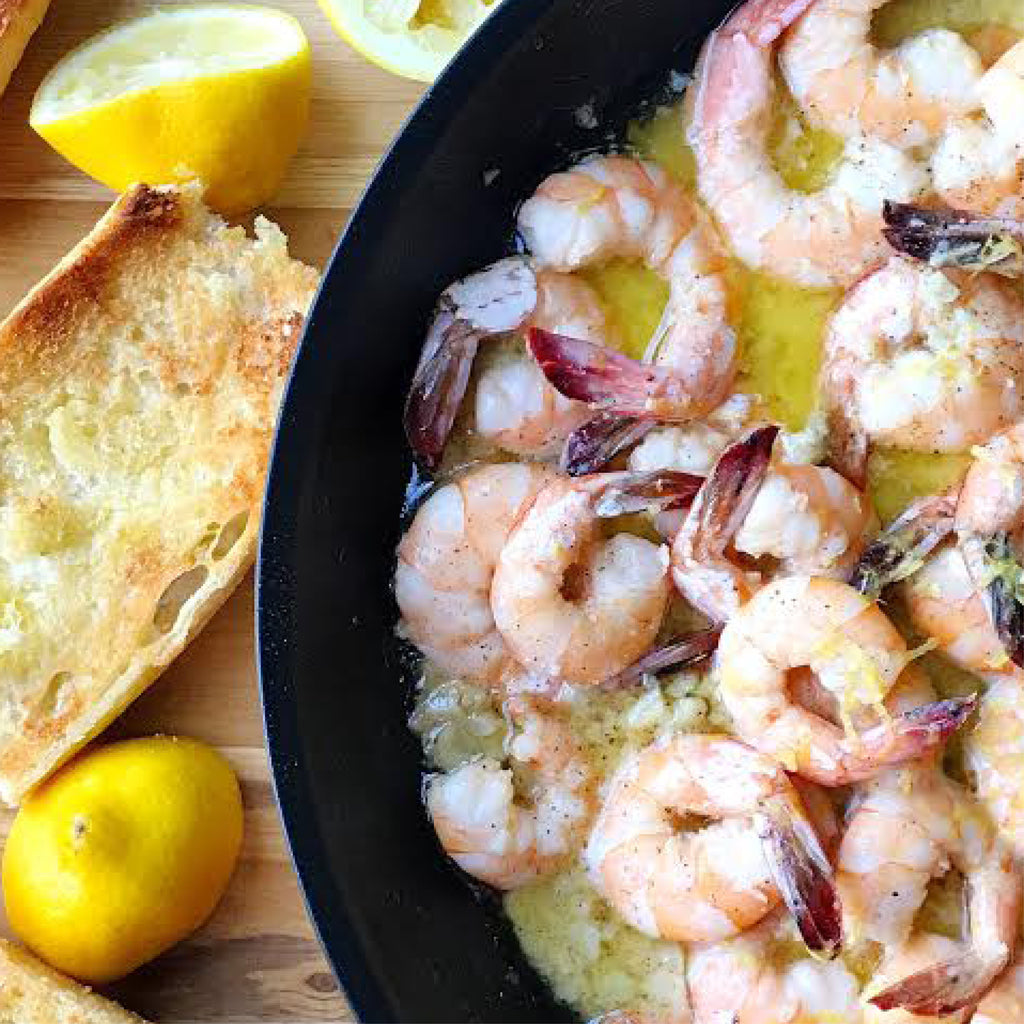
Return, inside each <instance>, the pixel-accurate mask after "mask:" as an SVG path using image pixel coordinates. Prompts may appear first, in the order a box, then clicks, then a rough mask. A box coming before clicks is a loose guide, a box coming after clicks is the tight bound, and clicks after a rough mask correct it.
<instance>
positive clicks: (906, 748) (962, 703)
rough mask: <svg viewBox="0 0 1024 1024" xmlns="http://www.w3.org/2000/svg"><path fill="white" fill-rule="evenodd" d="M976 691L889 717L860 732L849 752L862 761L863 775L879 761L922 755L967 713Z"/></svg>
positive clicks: (887, 762)
mask: <svg viewBox="0 0 1024 1024" xmlns="http://www.w3.org/2000/svg"><path fill="white" fill-rule="evenodd" d="M977 704H978V695H977V694H976V693H973V694H971V695H969V696H967V697H951V698H949V699H948V700H939V701H935V702H933V703H931V704H923V705H922V706H921V707H918V708H912V709H911V710H910V711H905V712H903V714H901V715H897V716H896V717H895V718H893V719H892V721H889V722H886V723H884V724H882V725H878V726H875V728H873V729H869V730H867V731H866V732H863V733H861V734H860V736H859V737H858V738H857V748H856V752H855V754H854V755H853V756H854V758H855V759H856V760H857V761H863V763H864V770H865V774H864V777H865V778H867V777H869V776H870V775H874V774H876V773H877V771H878V768H879V765H897V764H904V763H906V762H907V761H915V760H917V759H918V758H921V757H923V756H924V755H925V754H927V753H928V751H930V750H933V749H934V748H935V747H937V746H939V745H940V744H941V743H944V742H945V741H946V740H947V739H948V738H949V737H950V736H952V735H953V733H955V732H956V731H957V730H958V729H959V728H960V727H961V726H962V725H963V724H964V723H965V722H966V721H967V719H968V718H970V717H971V715H972V713H973V712H974V709H975V708H976V707H977Z"/></svg>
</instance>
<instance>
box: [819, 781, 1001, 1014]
mask: <svg viewBox="0 0 1024 1024" xmlns="http://www.w3.org/2000/svg"><path fill="white" fill-rule="evenodd" d="M951 867H954V868H956V869H957V870H958V871H959V872H960V873H961V874H962V875H963V876H964V879H965V882H966V891H967V905H968V916H969V919H970V938H969V942H968V944H967V948H966V950H959V951H958V953H957V955H956V956H954V957H952V958H950V959H947V960H945V961H943V962H941V963H940V964H937V965H931V966H929V967H927V968H925V969H924V971H922V972H920V973H919V974H917V975H914V976H912V977H916V978H917V979H918V980H917V981H916V982H914V983H910V982H909V981H908V980H907V979H904V980H903V981H899V982H897V983H896V984H895V985H893V986H891V987H890V988H887V989H885V991H884V993H881V994H878V995H876V996H874V997H873V1000H874V1001H875V1002H876V1005H878V1006H879V1007H880V1008H882V1009H887V1008H889V1007H890V1006H905V1007H906V1008H907V1009H910V1010H913V1011H915V1012H922V1013H933V1014H934V1013H952V1012H954V1011H956V1010H959V1009H961V1008H963V1007H965V1006H968V1005H972V1004H973V1003H976V1002H977V1001H978V999H980V998H981V996H982V995H983V994H984V992H985V991H986V990H987V989H988V988H989V986H990V985H991V984H992V982H993V981H994V980H995V978H996V977H997V976H998V975H999V973H1000V972H1001V971H1002V969H1003V968H1004V967H1005V966H1006V964H1007V963H1008V961H1009V957H1010V953H1011V951H1012V950H1013V948H1014V946H1015V944H1016V941H1017V934H1018V928H1019V916H1020V908H1021V884H1020V878H1019V875H1018V873H1017V870H1016V868H1015V866H1014V863H1013V857H1012V854H1011V852H1010V850H1009V848H1008V847H1007V846H1005V845H1004V844H1003V843H1002V841H1001V840H1000V838H999V836H998V834H997V832H996V830H995V829H994V828H993V826H992V823H991V821H990V820H989V819H988V817H987V815H986V814H985V811H984V808H983V807H982V806H981V804H980V803H978V801H977V800H975V799H974V798H973V797H972V796H971V794H970V793H968V792H967V791H966V790H965V789H963V788H962V787H960V786H958V785H957V784H956V783H954V782H952V781H951V780H950V779H948V778H946V777H945V776H944V775H943V774H942V772H941V771H940V770H939V769H938V767H936V766H935V765H934V764H930V763H927V762H926V763H924V764H921V765H918V766H915V767H913V768H910V769H902V770H893V771H890V772H886V773H884V774H883V775H880V776H879V777H878V778H876V779H874V780H872V781H871V782H870V783H869V784H867V785H866V786H865V788H864V790H863V792H862V794H861V799H860V801H859V802H858V803H857V805H856V809H855V810H854V812H853V814H852V816H851V817H850V819H849V820H848V822H847V827H846V831H845V833H844V834H843V839H842V841H841V843H840V846H839V884H840V891H841V893H842V902H843V910H844V920H845V922H846V931H847V933H848V934H851V935H853V936H855V937H856V939H858V940H866V941H870V942H876V943H879V944H881V945H882V947H883V948H885V949H889V950H895V949H899V948H901V947H903V946H904V944H905V943H906V942H907V940H908V939H909V938H910V934H911V929H912V926H913V923H914V917H915V915H916V914H917V911H918V910H919V908H920V907H921V905H922V903H923V902H924V899H925V896H926V895H927V888H928V883H929V882H930V881H931V879H932V878H935V877H937V876H940V875H942V874H945V873H946V871H948V870H949V869H950V868H951ZM898 990H901V991H902V994H900V991H898Z"/></svg>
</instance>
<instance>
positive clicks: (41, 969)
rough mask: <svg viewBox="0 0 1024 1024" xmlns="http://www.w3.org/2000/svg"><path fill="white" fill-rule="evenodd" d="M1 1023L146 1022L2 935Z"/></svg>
mask: <svg viewBox="0 0 1024 1024" xmlns="http://www.w3.org/2000/svg"><path fill="white" fill-rule="evenodd" d="M0 1024H145V1022H144V1021H143V1020H142V1018H141V1017H136V1016H135V1014H134V1013H128V1011H127V1010H122V1009H121V1007H120V1006H117V1005H116V1004H115V1003H112V1002H110V1001H109V1000H108V999H104V998H102V997H101V996H98V995H96V994H95V993H94V992H90V991H89V989H87V988H83V987H82V986H81V985H79V984H78V983H77V982H75V981H72V980H71V979H70V978H65V977H64V975H63V974H58V973H57V972H56V971H55V970H53V968H51V967H47V966H46V964H44V963H43V962H42V961H41V960H37V959H36V958H35V957H34V956H33V955H32V954H31V953H29V952H28V951H27V950H24V949H21V948H20V947H19V946H15V945H13V944H12V943H10V942H5V941H4V940H2V939H0Z"/></svg>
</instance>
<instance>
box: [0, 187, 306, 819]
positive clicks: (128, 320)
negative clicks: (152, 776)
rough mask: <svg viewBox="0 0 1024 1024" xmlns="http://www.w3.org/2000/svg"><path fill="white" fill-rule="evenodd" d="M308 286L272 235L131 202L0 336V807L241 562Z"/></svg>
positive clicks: (91, 728) (155, 203) (168, 653)
mask: <svg viewBox="0 0 1024 1024" xmlns="http://www.w3.org/2000/svg"><path fill="white" fill-rule="evenodd" d="M316 282H317V275H316V273H315V272H314V271H313V270H312V269H311V268H309V267H307V266H304V265H303V264H301V263H298V262H296V261H295V260H292V259H290V258H289V256H288V253H287V249H286V240H285V238H284V236H283V235H282V233H281V232H280V230H278V228H277V227H276V226H274V225H273V224H270V223H269V222H267V221H265V220H262V219H260V220H259V221H257V226H256V238H255V239H249V238H247V236H246V234H245V232H244V231H243V230H242V229H241V228H233V229H230V228H227V227H226V226H225V225H224V223H223V222H222V221H221V220H220V219H219V218H218V217H216V216H214V215H213V214H211V213H209V212H208V211H207V210H206V209H205V208H204V207H203V205H202V203H201V201H200V198H199V192H198V190H197V189H195V188H191V187H184V188H171V187H166V188H157V189H153V188H149V187H146V186H137V187H135V188H134V189H133V190H132V191H130V192H129V193H127V194H126V195H124V196H122V197H121V199H119V200H118V202H117V203H115V204H114V206H113V207H112V208H111V210H110V211H109V212H108V213H107V215H106V216H105V217H104V218H103V219H102V220H101V221H100V222H99V224H98V225H97V226H96V228H95V229H94V230H93V231H92V233H91V234H90V235H89V236H88V237H87V238H86V239H85V240H84V241H83V242H82V243H81V244H80V245H79V246H78V247H77V248H76V249H75V250H74V251H73V252H72V253H71V254H70V255H69V256H68V257H67V258H66V259H64V260H63V261H62V262H61V263H60V264H59V265H58V266H57V268H56V269H55V270H54V271H53V272H52V273H51V274H50V275H49V276H48V277H47V278H45V279H44V280H43V281H42V282H41V283H40V284H39V285H38V286H37V287H36V288H35V289H34V290H33V291H32V292H31V293H30V294H29V295H28V297H27V298H26V299H25V300H24V301H23V302H22V303H21V305H20V306H19V307H18V308H17V309H15V311H14V312H13V313H12V314H11V316H10V317H9V318H8V320H7V321H6V322H5V323H3V324H2V325H0V797H2V799H3V800H4V801H6V802H8V803H14V802H16V801H17V800H18V799H19V798H20V797H21V796H22V794H24V792H25V791H26V790H27V789H28V788H29V787H31V786H32V785H33V784H34V783H36V782H38V781H39V780H40V779H41V778H43V776H45V775H46V774H47V773H49V772H50V771H51V770H52V769H53V768H54V767H56V766H57V765H58V764H59V763H60V762H61V761H62V760H64V759H65V758H66V757H67V756H68V755H69V754H70V753H71V752H72V751H74V750H75V749H76V748H77V747H79V746H80V745H81V744H83V743H84V742H85V741H86V740H88V739H89V738H90V737H92V736H94V735H95V734H96V733H97V732H99V731H100V730H101V729H102V728H103V727H104V726H105V725H106V724H107V723H108V722H109V721H110V720H111V719H112V718H113V717H114V716H116V715H117V714H118V713H119V712H120V711H121V710H122V709H123V708H124V707H125V705H127V704H128V703H129V702H130V701H131V700H133V699H134V698H135V697H137V696H138V695H139V693H141V692H142V690H143V689H145V687H146V686H148V685H149V684H150V683H151V682H152V681H153V679H155V678H156V676H157V675H159V673H160V672H161V671H162V670H163V669H164V668H165V667H166V666H167V665H168V664H169V663H170V662H171V660H172V659H173V658H174V657H175V656H176V655H177V654H178V653H179V652H180V651H181V650H182V648H183V647H184V646H185V645H186V644H187V643H188V641H189V639H190V638H191V637H192V636H193V635H194V634H195V633H196V632H197V631H198V630H199V629H200V628H201V627H202V626H203V624H204V623H205V622H206V620H207V619H208V618H209V617H210V615H211V614H212V613H213V612H214V611H215V610H216V608H217V607H218V606H219V605H220V604H221V603H222V602H223V601H224V599H225V598H226V597H227V595H228V594H229V593H230V592H231V590H232V589H233V588H234V586H235V584H236V583H237V582H238V581H239V579H240V578H241V577H242V575H243V574H244V573H245V571H246V569H247V568H248V566H249V565H250V564H251V561H252V558H253V554H254V551H255V546H256V539H257V532H258V529H259V520H260V507H261V500H262V495H263V486H264V477H265V474H266V467H267V458H268V451H269V446H270V440H271V433H272V430H273V427H274V422H275V418H276V413H277V407H278V403H279V399H280V395H281V390H282V385H283V383H284V379H285V375H286V372H287V370H288V366H289V363H290V360H291V356H292V353H293V351H294V348H295V345H296V343H297V341H298V337H299V332H300V328H301V326H302V322H303V317H304V315H305V313H306V310H307V308H308V306H309V303H310V300H311V297H312V295H313V290H314V288H315V285H316Z"/></svg>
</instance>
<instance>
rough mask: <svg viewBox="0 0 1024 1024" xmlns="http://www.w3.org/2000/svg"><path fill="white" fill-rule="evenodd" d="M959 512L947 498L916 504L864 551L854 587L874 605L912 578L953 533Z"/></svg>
mask: <svg viewBox="0 0 1024 1024" xmlns="http://www.w3.org/2000/svg"><path fill="white" fill-rule="evenodd" d="M955 512H956V502H955V500H954V499H953V498H951V497H949V496H945V495H943V496H941V497H933V498H923V499H921V500H920V501H916V502H914V503H913V504H912V505H911V506H910V507H909V508H908V509H907V510H906V511H905V512H904V513H903V514H902V515H901V516H900V517H899V518H898V519H895V520H893V522H892V523H891V524H890V525H889V526H888V527H887V528H886V529H885V530H884V531H883V532H882V533H881V534H880V535H879V536H878V537H877V538H876V539H875V540H874V541H872V542H871V544H869V545H868V546H867V547H866V548H865V549H864V553H863V554H862V555H861V556H860V560H859V561H858V562H857V564H856V566H855V567H854V569H853V572H852V573H851V575H850V581H849V582H850V586H852V587H855V588H856V589H857V590H859V591H860V592H861V593H862V594H863V595H864V596H865V597H868V598H870V599H871V600H872V601H874V600H877V599H878V597H879V596H880V595H881V593H882V591H883V590H884V589H885V588H886V587H887V586H889V585H890V584H892V583H897V582H899V581H900V580H904V579H906V578H907V577H908V576H912V575H913V574H914V573H915V572H917V571H918V570H919V569H920V568H921V566H923V565H924V563H925V560H926V559H927V557H928V555H929V554H931V552H932V551H933V550H934V549H935V548H936V547H938V545H939V544H940V543H942V541H943V540H945V538H946V537H948V536H949V535H950V533H952V531H953V516H954V513H955Z"/></svg>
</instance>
